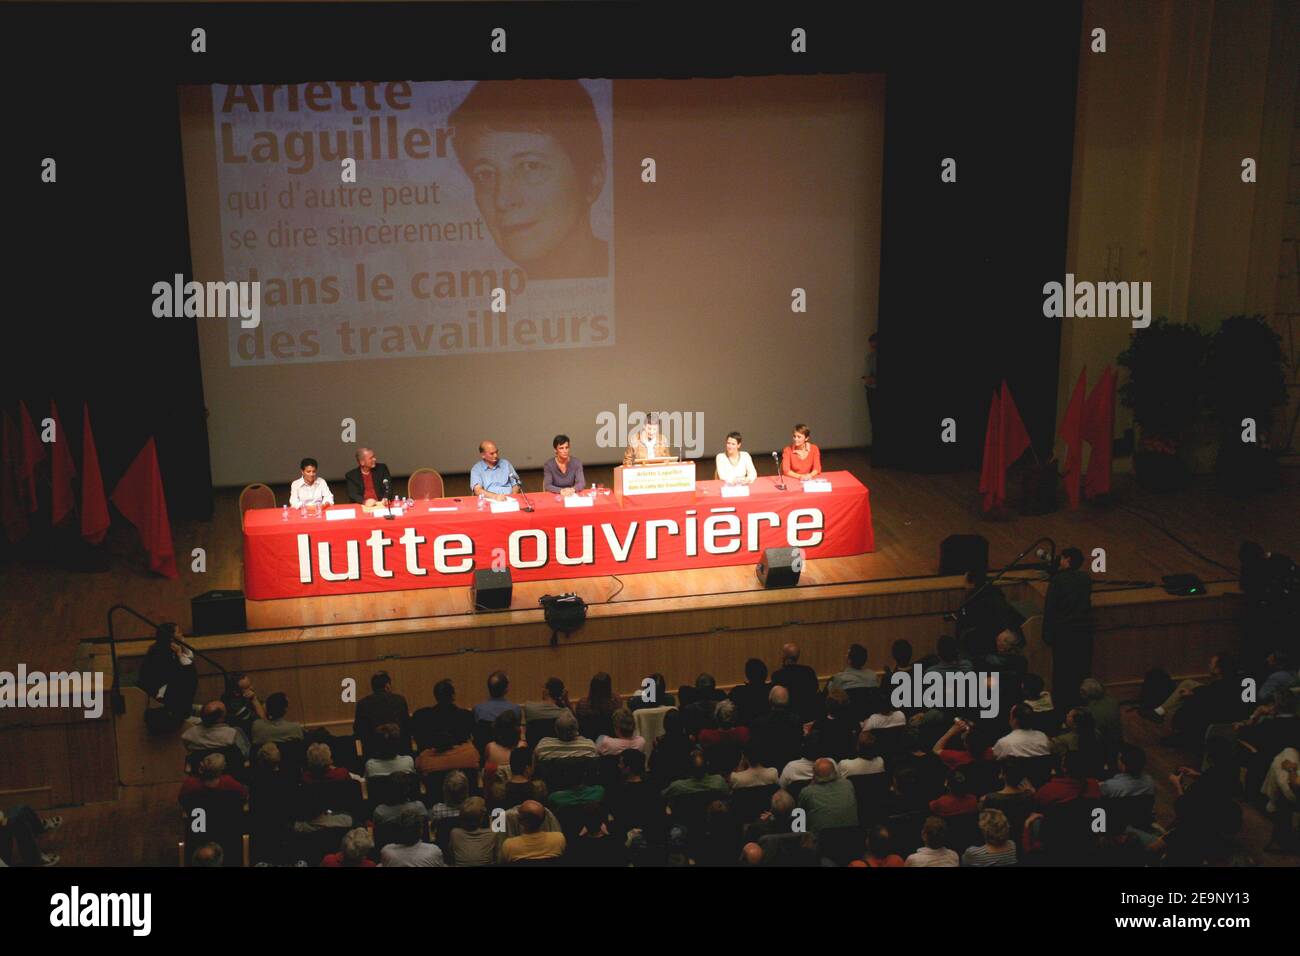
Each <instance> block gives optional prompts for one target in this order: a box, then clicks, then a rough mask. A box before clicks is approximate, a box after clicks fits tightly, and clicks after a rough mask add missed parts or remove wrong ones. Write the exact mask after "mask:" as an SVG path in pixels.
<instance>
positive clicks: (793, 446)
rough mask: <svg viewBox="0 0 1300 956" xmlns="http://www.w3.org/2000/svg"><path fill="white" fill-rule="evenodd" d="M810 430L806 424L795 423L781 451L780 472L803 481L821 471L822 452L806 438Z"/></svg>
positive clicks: (810, 433) (814, 476)
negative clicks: (791, 433)
mask: <svg viewBox="0 0 1300 956" xmlns="http://www.w3.org/2000/svg"><path fill="white" fill-rule="evenodd" d="M811 435H812V431H811V430H810V429H809V428H808V426H807V425H795V426H794V435H793V436H792V437H791V439H790V444H789V445H786V446H785V448H784V449H783V450H782V452H781V474H783V475H784V476H785V477H787V478H798V479H799V480H801V481H805V480H807V479H809V478H816V477H817V476H818V475H820V474H821V473H822V453H821V450H820V449H818V447H817V446H816V445H814V444H813V443H812V442H810V441H809V440H808V439H809V437H810V436H811Z"/></svg>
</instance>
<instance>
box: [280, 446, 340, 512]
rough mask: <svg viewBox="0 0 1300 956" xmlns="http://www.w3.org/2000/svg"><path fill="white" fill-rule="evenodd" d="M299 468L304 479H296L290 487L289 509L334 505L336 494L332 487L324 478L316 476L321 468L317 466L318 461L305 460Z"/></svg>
mask: <svg viewBox="0 0 1300 956" xmlns="http://www.w3.org/2000/svg"><path fill="white" fill-rule="evenodd" d="M298 468H299V469H300V470H301V471H302V477H301V478H295V479H294V482H293V484H291V485H290V486H289V507H290V508H301V507H302V506H303V505H310V504H312V503H316V504H319V505H321V506H325V505H332V504H334V494H333V492H331V491H330V486H329V485H327V484H325V479H324V478H319V477H317V475H316V472H317V471H318V470H319V468H320V466H319V465H317V464H316V459H315V458H304V459H303V460H302V461H301V462H300V463H299V465H298Z"/></svg>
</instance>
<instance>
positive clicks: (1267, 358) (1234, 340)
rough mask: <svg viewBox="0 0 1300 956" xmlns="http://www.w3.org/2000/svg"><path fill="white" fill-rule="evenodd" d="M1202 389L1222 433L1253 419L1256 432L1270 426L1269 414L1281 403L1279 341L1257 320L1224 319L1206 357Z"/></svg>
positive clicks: (1259, 317) (1253, 317)
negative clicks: (1248, 419)
mask: <svg viewBox="0 0 1300 956" xmlns="http://www.w3.org/2000/svg"><path fill="white" fill-rule="evenodd" d="M1205 368H1206V388H1207V391H1208V397H1209V401H1210V405H1211V407H1212V408H1213V409H1214V417H1215V420H1216V421H1217V422H1218V423H1219V426H1220V428H1222V429H1223V430H1224V431H1226V432H1236V431H1240V429H1241V420H1242V419H1243V418H1253V419H1255V423H1256V425H1257V426H1258V428H1259V430H1260V432H1261V433H1262V432H1263V431H1265V430H1266V429H1267V428H1268V426H1269V425H1271V424H1272V421H1273V412H1274V409H1275V408H1276V407H1277V406H1279V405H1283V404H1285V403H1286V372H1285V370H1284V357H1283V353H1282V340H1281V338H1280V337H1279V336H1278V334H1277V333H1276V332H1274V331H1273V330H1272V329H1271V328H1270V327H1269V325H1268V322H1267V321H1266V320H1265V318H1264V316H1262V315H1234V316H1232V317H1231V318H1227V319H1224V320H1223V325H1221V326H1219V331H1218V332H1216V333H1215V334H1214V337H1213V338H1212V339H1211V340H1210V346H1209V351H1208V353H1207V355H1206V364H1205Z"/></svg>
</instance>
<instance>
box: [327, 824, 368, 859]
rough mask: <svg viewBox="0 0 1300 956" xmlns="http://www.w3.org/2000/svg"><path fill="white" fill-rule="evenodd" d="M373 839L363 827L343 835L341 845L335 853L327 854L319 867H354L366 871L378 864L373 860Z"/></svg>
mask: <svg viewBox="0 0 1300 956" xmlns="http://www.w3.org/2000/svg"><path fill="white" fill-rule="evenodd" d="M374 851H375V839H374V837H373V836H371V835H370V831H369V830H367V829H366V828H365V827H357V828H356V829H354V830H349V831H348V832H347V833H345V834H343V843H342V845H341V846H340V848H339V852H337V853H327V854H325V856H324V857H323V858H322V859H321V861H320V865H321V866H327V867H356V868H358V869H368V868H370V867H372V866H378V865H379V864H378V863H376V862H375V860H374Z"/></svg>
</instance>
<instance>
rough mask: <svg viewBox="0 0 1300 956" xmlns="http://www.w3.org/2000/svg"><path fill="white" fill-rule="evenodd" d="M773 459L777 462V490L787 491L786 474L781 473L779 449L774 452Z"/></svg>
mask: <svg viewBox="0 0 1300 956" xmlns="http://www.w3.org/2000/svg"><path fill="white" fill-rule="evenodd" d="M772 460H773V461H774V462H776V481H777V483H776V490H777V491H785V490H786V488H785V475H783V474H782V473H781V453H780V452H778V451H774V452H772Z"/></svg>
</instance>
